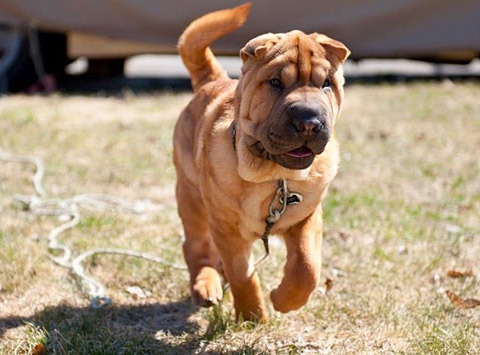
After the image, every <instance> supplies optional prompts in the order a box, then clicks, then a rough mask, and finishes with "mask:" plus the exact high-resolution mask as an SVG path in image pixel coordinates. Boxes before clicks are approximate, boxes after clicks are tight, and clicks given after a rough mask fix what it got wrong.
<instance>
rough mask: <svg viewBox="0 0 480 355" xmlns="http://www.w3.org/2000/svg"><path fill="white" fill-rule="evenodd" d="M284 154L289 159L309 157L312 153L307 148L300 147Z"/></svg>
mask: <svg viewBox="0 0 480 355" xmlns="http://www.w3.org/2000/svg"><path fill="white" fill-rule="evenodd" d="M285 154H287V155H289V156H291V157H295V158H305V157H309V156H310V155H312V154H313V153H312V151H311V150H310V149H309V148H307V147H305V146H304V147H300V148H297V149H294V150H291V151H289V152H287V153H285Z"/></svg>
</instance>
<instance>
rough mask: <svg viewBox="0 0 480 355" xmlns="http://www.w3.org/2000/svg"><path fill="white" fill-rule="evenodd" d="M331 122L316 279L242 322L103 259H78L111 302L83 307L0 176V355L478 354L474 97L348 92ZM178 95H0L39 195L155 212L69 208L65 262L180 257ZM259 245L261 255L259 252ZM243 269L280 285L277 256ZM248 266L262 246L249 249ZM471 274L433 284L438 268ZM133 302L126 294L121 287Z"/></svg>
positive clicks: (3, 119) (15, 175) (473, 90)
mask: <svg viewBox="0 0 480 355" xmlns="http://www.w3.org/2000/svg"><path fill="white" fill-rule="evenodd" d="M346 95H347V96H346V97H347V104H346V108H345V110H344V112H343V116H342V118H341V120H340V122H339V124H338V134H339V138H340V141H341V143H342V165H341V170H340V173H339V175H338V177H337V179H336V180H335V182H334V184H333V186H332V188H331V190H330V193H329V196H328V198H327V200H326V203H325V227H326V232H325V241H324V248H323V260H324V269H323V272H322V277H323V279H325V278H327V277H329V278H330V279H332V280H333V287H332V289H331V290H330V292H329V293H328V294H327V295H325V294H324V292H323V291H324V287H323V285H320V287H319V290H318V291H317V292H315V294H314V296H313V297H312V299H311V301H310V302H309V304H308V306H306V307H305V308H303V309H302V310H300V311H297V312H293V313H290V314H286V315H282V314H278V313H275V312H273V311H272V309H271V308H270V315H271V321H270V322H269V323H267V324H265V325H260V326H257V327H253V326H252V325H251V324H242V325H236V324H234V323H233V322H232V314H231V312H232V306H231V300H230V299H227V300H226V301H225V302H224V304H223V305H222V306H221V307H217V308H215V309H209V310H203V309H197V308H195V307H193V306H192V305H191V304H190V302H189V300H188V275H187V274H186V273H184V272H181V271H174V270H169V269H168V268H164V267H161V266H158V265H155V264H150V263H148V262H144V261H140V260H133V259H126V258H122V257H113V256H99V257H96V258H94V259H93V260H90V261H89V263H87V264H88V270H89V272H91V273H92V274H93V275H96V276H97V277H99V278H100V279H101V280H103V281H104V282H105V283H106V284H107V286H108V290H109V293H110V295H111V296H112V297H113V298H114V300H115V305H114V306H113V307H110V308H108V309H103V310H100V311H95V310H91V309H89V308H88V300H87V299H86V297H85V295H83V294H82V288H81V285H79V283H78V281H77V280H76V279H75V278H74V277H72V275H70V274H69V272H68V271H67V270H64V269H62V268H60V267H57V266H55V265H54V264H52V263H51V261H50V260H49V259H48V253H47V251H46V241H45V235H46V233H47V232H48V231H49V230H50V229H51V228H52V227H53V226H55V225H58V223H60V222H59V221H58V220H56V219H55V218H51V217H42V218H35V217H33V216H31V215H29V214H28V213H26V212H24V211H21V210H20V209H19V207H18V206H17V205H15V204H14V203H13V202H12V198H11V197H12V195H13V194H15V193H25V194H28V193H32V191H33V190H32V187H31V184H30V176H31V173H32V172H31V169H30V168H29V167H26V166H20V165H17V164H11V163H8V164H4V163H0V209H1V212H0V343H1V345H0V353H2V352H3V353H5V354H10V353H12V352H14V351H17V352H19V353H22V352H28V351H30V350H31V349H32V348H33V347H34V346H35V345H36V344H38V343H39V342H43V343H45V344H46V346H47V349H49V350H50V351H51V352H54V353H59V354H65V353H74V354H79V353H84V354H91V353H96V354H117V353H189V352H214V353H218V352H236V353H242V354H243V353H246V354H248V353H259V352H264V353H305V352H309V351H310V352H313V353H338V354H344V353H347V352H355V353H391V352H398V353H438V354H450V353H471V354H474V353H479V352H480V337H479V329H480V308H474V309H469V310H462V309H458V308H456V307H455V306H453V305H452V303H451V302H450V300H449V299H448V298H447V297H446V296H445V290H447V289H450V290H452V291H454V292H455V293H457V294H458V295H460V296H462V297H465V298H480V292H479V287H478V286H479V281H478V277H479V276H480V274H479V273H480V258H479V255H480V223H479V215H480V159H479V158H478V151H479V150H480V100H479V97H480V86H479V85H478V84H474V83H464V84H455V85H453V84H451V83H444V84H423V83H417V84H409V85H393V86H392V85H379V86H352V87H349V88H348V89H347V92H346ZM188 99H189V94H175V95H174V94H158V95H151V96H132V95H130V96H127V97H123V98H102V97H80V96H78V97H77V96H73V97H67V96H60V95H56V96H51V97H46V98H44V97H25V96H13V97H4V98H0V132H2V133H1V135H0V147H1V148H3V149H5V150H8V151H12V152H15V153H18V154H34V155H38V156H40V157H42V158H43V159H44V160H45V162H46V165H47V166H46V167H47V176H46V179H45V184H46V186H47V188H48V189H49V190H50V191H51V193H52V194H53V195H57V196H60V197H62V196H63V197H66V196H69V195H71V194H74V193H79V192H85V191H98V192H107V193H115V194H117V195H120V196H123V197H126V198H149V199H152V200H153V201H155V202H157V203H161V204H163V205H164V206H165V208H164V209H163V210H162V212H161V213H159V214H156V215H153V216H150V217H137V216H132V215H125V214H120V213H106V212H102V213H93V212H88V213H86V217H85V218H84V219H83V220H82V223H81V224H80V226H79V227H78V228H76V229H75V230H72V231H70V232H68V233H67V234H65V235H64V236H63V237H62V239H63V240H64V241H65V242H66V243H67V244H68V245H70V246H71V247H72V249H73V250H74V252H75V253H78V252H80V251H83V250H85V249H87V248H91V247H99V246H112V247H128V248H132V249H136V250H142V251H149V252H152V253H155V254H158V255H162V256H163V257H165V258H167V259H168V260H172V261H178V262H181V260H182V256H181V248H180V243H181V238H180V235H181V226H180V223H179V220H178V217H177V215H176V210H175V200H174V195H173V181H174V169H173V167H172V164H171V136H172V128H173V124H174V122H175V120H176V117H177V115H178V113H179V111H180V110H181V108H182V107H183V105H184V104H185V103H186V102H187V101H188ZM259 244H260V243H259ZM272 249H273V255H272V257H271V258H270V259H269V260H268V262H267V263H266V264H264V265H263V266H262V269H261V271H260V274H261V278H262V280H263V284H264V287H265V291H268V290H270V289H271V288H272V286H274V285H276V284H277V283H278V282H279V279H280V277H281V274H282V265H283V262H284V250H283V246H282V244H281V243H275V242H274V243H272ZM257 252H258V253H261V246H260V245H258V249H257ZM452 269H456V270H473V277H463V278H455V279H454V278H449V277H448V276H447V272H448V271H449V270H452ZM132 285H136V286H139V287H141V288H142V289H143V290H145V291H148V295H147V297H145V298H139V297H138V296H135V295H132V294H130V293H128V292H127V291H126V287H128V286H132Z"/></svg>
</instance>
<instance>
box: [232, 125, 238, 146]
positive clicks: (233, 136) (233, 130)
mask: <svg viewBox="0 0 480 355" xmlns="http://www.w3.org/2000/svg"><path fill="white" fill-rule="evenodd" d="M236 136H237V122H236V121H233V123H232V145H233V150H237V141H236Z"/></svg>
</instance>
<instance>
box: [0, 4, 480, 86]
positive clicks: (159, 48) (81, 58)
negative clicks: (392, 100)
mask: <svg viewBox="0 0 480 355" xmlns="http://www.w3.org/2000/svg"><path fill="white" fill-rule="evenodd" d="M242 2H243V1H230V2H228V4H227V3H222V4H219V3H218V2H216V1H212V0H200V1H193V0H181V1H174V2H172V1H154V0H141V1H139V0H116V1H113V0H82V1H75V0H71V1H63V0H43V1H42V2H41V6H40V5H39V2H38V1H32V0H0V55H1V57H0V90H1V92H4V93H6V92H19V91H27V92H39V91H43V92H45V91H46V92H51V91H55V90H57V89H58V90H63V91H71V90H74V91H75V90H78V91H96V90H106V91H109V90H118V89H120V88H126V87H128V88H130V89H132V90H149V89H162V88H165V87H170V88H174V89H177V88H179V89H185V88H188V87H189V85H190V84H189V80H188V77H187V73H186V71H185V69H184V67H183V66H182V64H181V61H180V59H179V58H178V56H177V55H176V54H175V53H176V42H177V39H178V37H179V35H180V34H181V32H182V31H183V29H184V28H185V27H186V26H187V25H188V23H189V22H190V21H191V20H192V19H194V18H196V17H198V16H200V15H201V14H204V13H206V12H209V11H213V10H217V9H219V8H223V7H225V6H234V5H238V4H241V3H242ZM273 9H274V11H273ZM479 14H480V2H479V1H475V0H461V1H455V2H452V1H448V0H436V1H433V0H430V1H428V0H426V1H425V0H424V1H418V0H406V1H372V0H357V1H352V0H340V1H334V2H332V1H316V0H307V1H302V2H300V3H298V4H296V5H295V6H294V7H292V6H289V3H288V2H286V1H280V2H279V1H274V0H266V1H259V2H255V3H254V7H253V10H252V12H251V15H250V17H249V19H248V21H247V23H246V25H245V26H244V27H243V28H241V29H240V30H238V31H236V32H235V33H233V34H231V35H229V36H226V37H225V38H223V39H222V40H220V41H219V42H218V43H216V44H215V47H214V49H215V52H216V53H217V54H221V55H226V56H227V57H225V58H223V59H222V64H223V65H224V66H225V67H226V68H227V70H228V71H229V73H230V74H231V75H232V76H238V74H239V70H240V62H239V59H238V57H237V54H238V51H239V49H240V48H241V47H242V46H243V45H244V44H245V43H246V42H247V41H248V40H249V39H251V38H253V37H255V36H257V35H260V34H262V33H265V32H286V31H289V30H292V29H300V30H303V31H305V32H322V33H326V34H328V35H329V36H331V37H333V38H335V39H338V40H341V41H343V42H344V43H346V44H347V46H348V47H349V48H350V49H351V50H352V57H351V60H349V62H348V63H347V65H346V76H347V78H349V79H350V81H351V80H353V81H355V80H362V81H371V80H374V81H375V80H377V81H378V80H384V81H385V80H388V81H399V80H411V79H425V78H437V79H438V78H464V77H480V61H479V59H478V56H479V53H480V21H479V20H478V18H479ZM228 56H230V57H228Z"/></svg>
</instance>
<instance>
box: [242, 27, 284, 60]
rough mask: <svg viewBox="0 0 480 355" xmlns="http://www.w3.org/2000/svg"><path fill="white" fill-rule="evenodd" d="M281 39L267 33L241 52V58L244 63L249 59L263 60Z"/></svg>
mask: <svg viewBox="0 0 480 355" xmlns="http://www.w3.org/2000/svg"><path fill="white" fill-rule="evenodd" d="M280 38H281V35H279V34H273V33H266V34H264V35H261V36H258V37H255V38H254V39H252V40H250V41H249V42H248V43H247V44H246V45H245V47H243V48H242V49H241V50H240V57H241V58H242V60H243V62H244V63H245V62H246V61H247V60H248V59H249V58H257V59H258V58H261V57H263V56H264V55H265V53H267V52H268V50H269V49H270V48H272V47H273V46H274V45H275V44H276V43H277V42H278V41H279V40H280Z"/></svg>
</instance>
